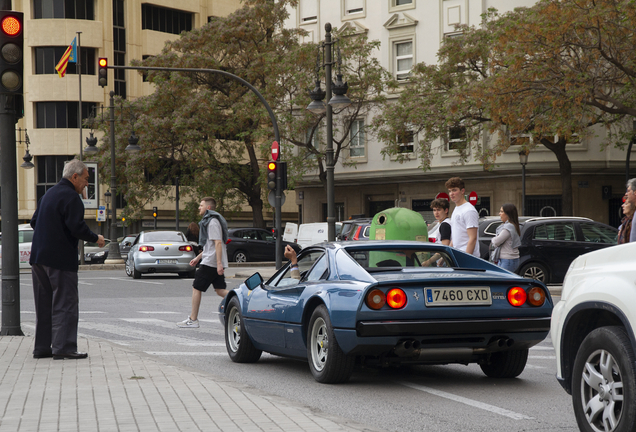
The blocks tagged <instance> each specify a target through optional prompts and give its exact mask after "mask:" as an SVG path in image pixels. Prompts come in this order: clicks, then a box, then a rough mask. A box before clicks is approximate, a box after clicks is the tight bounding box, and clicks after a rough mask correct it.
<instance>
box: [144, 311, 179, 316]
mask: <svg viewBox="0 0 636 432" xmlns="http://www.w3.org/2000/svg"><path fill="white" fill-rule="evenodd" d="M137 313H140V314H174V315H176V314H179V313H180V312H173V311H137Z"/></svg>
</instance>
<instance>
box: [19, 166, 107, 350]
mask: <svg viewBox="0 0 636 432" xmlns="http://www.w3.org/2000/svg"><path fill="white" fill-rule="evenodd" d="M87 185H88V169H87V168H86V165H84V163H83V162H81V161H79V160H77V159H73V160H72V161H70V162H68V163H67V164H66V165H65V166H64V170H63V172H62V179H61V180H60V181H59V182H58V183H57V184H56V185H55V186H53V187H52V188H51V189H49V190H48V191H47V192H46V193H45V194H44V196H43V197H42V198H41V199H40V202H39V203H38V207H37V209H36V210H35V213H34V214H33V217H32V218H31V227H33V229H34V230H35V231H34V233H33V242H32V244H31V258H30V260H29V263H30V264H31V275H32V278H33V297H34V301H35V317H36V322H35V347H34V349H33V357H34V358H46V357H53V359H54V360H62V359H82V358H86V357H88V354H87V353H81V352H78V351H77V326H78V321H79V292H78V289H77V270H78V262H77V253H78V251H77V243H78V239H80V240H85V241H89V242H94V243H97V245H98V246H99V247H103V246H104V245H105V241H104V236H102V235H98V234H95V233H94V232H93V231H91V230H90V228H89V227H88V225H86V222H84V203H82V200H81V198H80V194H82V193H83V192H84V188H85V187H86V186H87Z"/></svg>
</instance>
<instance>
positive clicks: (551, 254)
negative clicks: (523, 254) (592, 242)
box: [532, 221, 581, 281]
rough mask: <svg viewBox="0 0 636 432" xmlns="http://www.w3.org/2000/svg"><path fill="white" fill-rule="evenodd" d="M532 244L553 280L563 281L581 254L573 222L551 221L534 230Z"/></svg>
mask: <svg viewBox="0 0 636 432" xmlns="http://www.w3.org/2000/svg"><path fill="white" fill-rule="evenodd" d="M532 244H533V246H534V248H535V252H536V253H537V255H538V256H539V257H540V258H541V259H542V260H543V261H544V263H545V264H546V265H547V266H548V267H549V271H550V275H551V278H550V279H551V280H553V281H554V280H563V277H564V276H565V273H566V272H567V270H568V267H570V264H571V263H572V261H574V260H575V259H576V257H578V256H579V255H580V254H581V253H580V250H579V247H578V246H577V237H576V229H575V226H574V222H571V221H550V222H545V223H543V224H541V225H537V226H535V228H534V233H533V239H532Z"/></svg>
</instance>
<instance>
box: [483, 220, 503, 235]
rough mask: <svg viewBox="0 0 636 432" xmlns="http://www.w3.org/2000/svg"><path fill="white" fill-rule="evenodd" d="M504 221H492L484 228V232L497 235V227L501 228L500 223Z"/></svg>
mask: <svg viewBox="0 0 636 432" xmlns="http://www.w3.org/2000/svg"><path fill="white" fill-rule="evenodd" d="M502 223H503V222H502V221H498V222H493V223H491V224H490V225H488V226H487V227H486V229H485V230H484V234H489V235H492V236H494V235H497V228H499V225H501V224H502Z"/></svg>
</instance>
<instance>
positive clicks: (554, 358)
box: [528, 356, 556, 360]
mask: <svg viewBox="0 0 636 432" xmlns="http://www.w3.org/2000/svg"><path fill="white" fill-rule="evenodd" d="M528 358H529V359H546V360H556V356H528Z"/></svg>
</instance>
